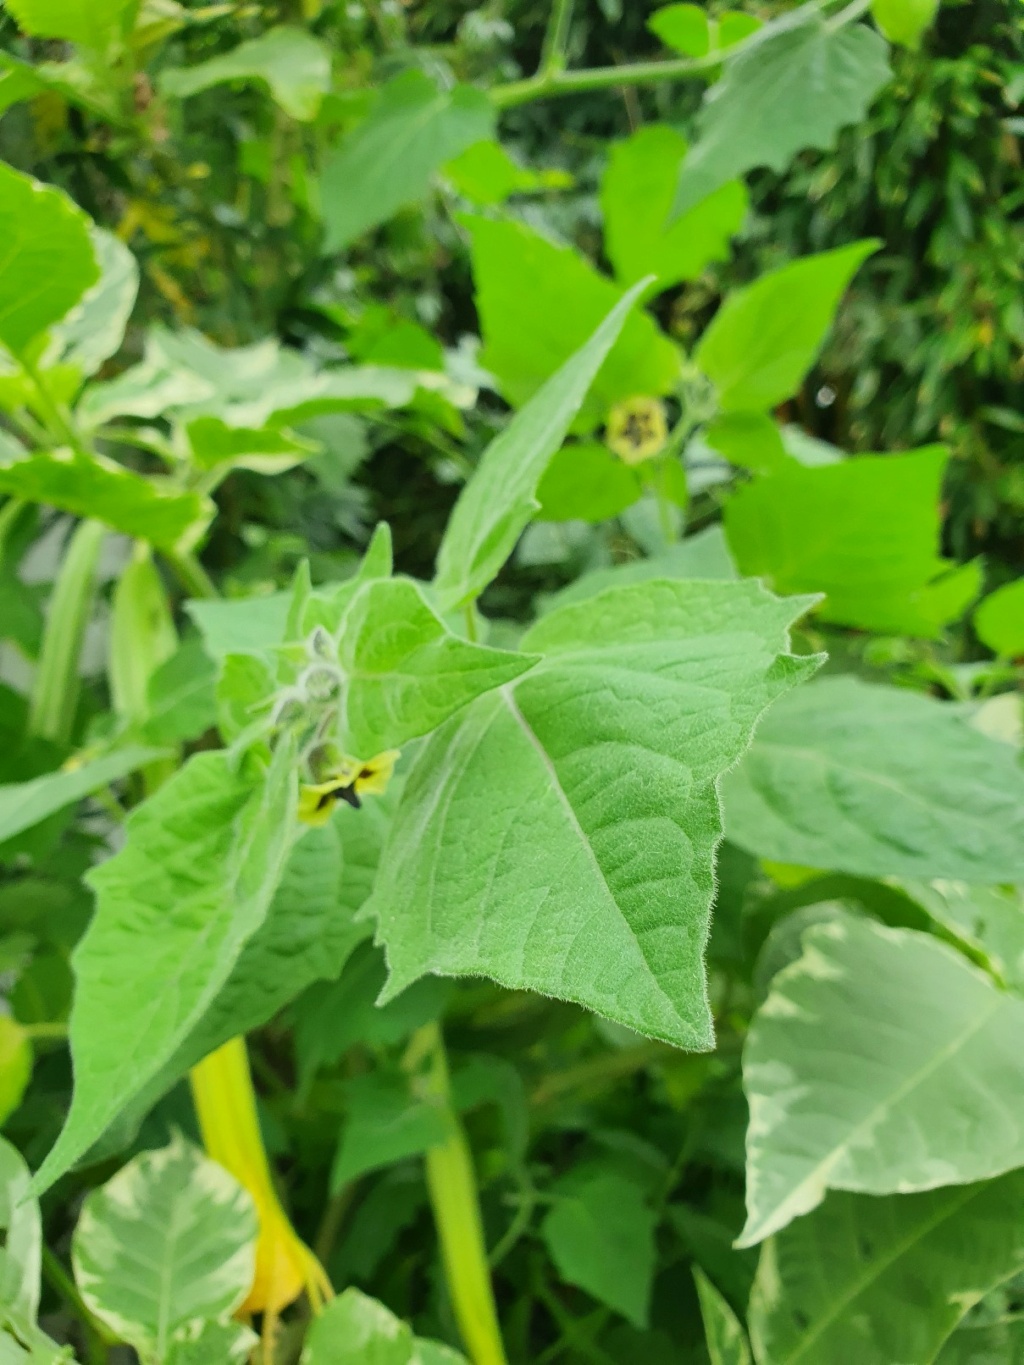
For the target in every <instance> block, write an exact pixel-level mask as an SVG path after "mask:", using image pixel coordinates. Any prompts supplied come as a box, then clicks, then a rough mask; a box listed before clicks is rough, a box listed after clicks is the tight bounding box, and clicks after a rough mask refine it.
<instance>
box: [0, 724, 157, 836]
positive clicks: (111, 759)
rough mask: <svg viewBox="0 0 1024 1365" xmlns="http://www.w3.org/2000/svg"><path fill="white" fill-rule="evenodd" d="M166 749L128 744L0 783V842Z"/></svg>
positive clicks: (154, 757)
mask: <svg viewBox="0 0 1024 1365" xmlns="http://www.w3.org/2000/svg"><path fill="white" fill-rule="evenodd" d="M166 753H167V750H166V749H156V748H144V747H143V746H141V745H137V744H132V745H128V746H127V747H125V748H124V749H115V750H114V752H113V753H110V754H104V756H103V757H102V758H94V759H92V760H91V761H90V762H88V763H83V764H82V765H81V767H78V768H66V769H65V768H61V769H60V770H59V771H58V772H55V773H47V774H46V775H45V776H44V777H34V778H33V779H32V780H31V781H30V782H11V783H6V784H4V785H3V786H0V843H3V842H4V841H5V840H7V839H12V838H13V837H14V836H15V835H16V834H20V833H21V831H22V830H25V829H31V828H32V826H33V825H38V824H39V822H40V820H45V819H46V817H47V816H48V815H52V814H53V813H54V811H58V810H63V809H64V807H65V806H70V805H72V804H73V803H74V802H75V801H80V800H81V799H82V797H83V796H91V795H92V793H93V792H96V791H99V790H100V788H101V787H106V786H108V785H109V784H110V783H111V782H117V781H119V780H120V778H122V777H127V775H128V774H129V773H133V772H135V771H137V769H139V768H143V767H145V765H146V764H147V763H152V762H153V761H154V760H155V759H158V758H162V757H164V756H165V755H166Z"/></svg>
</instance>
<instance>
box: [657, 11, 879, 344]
mask: <svg viewBox="0 0 1024 1365" xmlns="http://www.w3.org/2000/svg"><path fill="white" fill-rule="evenodd" d="M890 74H891V73H890V70H889V63H888V60H887V48H886V45H885V42H884V41H883V40H882V39H881V38H880V37H879V36H878V34H877V33H875V32H874V31H873V30H872V29H870V28H868V27H867V26H866V25H864V24H846V25H845V26H843V27H835V26H834V25H833V24H832V23H831V22H830V21H828V20H826V19H825V18H823V17H822V15H821V14H820V13H818V12H816V11H814V12H809V10H808V8H801V9H798V10H796V11H794V12H793V13H791V14H787V15H783V16H782V17H781V18H780V19H776V20H775V21H774V22H773V23H771V24H769V25H767V26H766V27H765V28H764V29H763V30H762V33H761V37H760V39H759V40H758V41H756V42H754V43H752V44H751V46H750V47H749V48H746V49H745V50H744V51H743V52H741V53H739V55H738V56H736V57H735V58H733V59H732V60H731V61H727V63H726V67H725V73H724V75H723V77H722V79H721V80H720V81H719V82H718V84H717V85H715V86H712V88H711V90H710V91H709V92H708V94H707V96H706V98H705V103H704V107H703V109H702V111H701V114H700V116H699V119H698V134H699V136H698V140H697V142H696V144H695V145H694V146H693V147H691V148H690V151H689V154H688V155H687V158H686V161H685V162H684V163H683V172H682V177H681V179H680V182H679V193H678V196H677V198H676V204H675V211H676V213H685V212H686V211H687V210H688V209H691V208H693V206H694V205H695V204H698V203H700V201H701V200H702V199H705V198H706V197H707V196H708V195H709V194H711V192H712V191H713V190H716V189H717V188H718V187H719V186H720V185H724V184H725V183H726V181H729V180H735V179H736V178H737V177H738V176H741V175H745V174H746V172H747V171H749V170H753V169H754V167H755V166H769V167H771V169H772V170H774V171H784V170H785V169H786V167H787V166H788V165H789V163H790V162H791V161H792V160H793V157H794V156H796V154H797V152H799V151H802V150H803V149H804V148H806V147H814V148H819V149H821V150H829V149H830V148H832V147H834V146H835V145H836V139H837V137H838V135H839V132H840V130H841V129H842V128H845V127H847V126H848V125H850V124H852V123H859V122H860V121H861V120H862V119H863V118H864V116H865V114H866V113H867V111H868V109H869V107H870V106H871V103H872V101H873V100H874V98H875V96H876V95H877V94H878V92H879V91H880V90H881V88H882V86H883V85H885V84H886V82H887V81H888V79H889V76H890ZM792 316H793V317H796V316H798V314H797V313H796V312H795V311H794V313H793V315H792Z"/></svg>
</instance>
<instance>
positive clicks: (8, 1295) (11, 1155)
mask: <svg viewBox="0 0 1024 1365" xmlns="http://www.w3.org/2000/svg"><path fill="white" fill-rule="evenodd" d="M31 1180H32V1177H31V1175H30V1173H29V1169H28V1167H27V1166H26V1165H25V1161H24V1158H23V1157H22V1155H21V1153H20V1152H19V1151H18V1150H17V1148H15V1147H12V1146H11V1144H10V1143H9V1142H8V1141H7V1139H6V1138H0V1232H2V1234H3V1245H2V1247H0V1314H2V1315H6V1314H12V1315H16V1316H17V1317H20V1318H24V1319H25V1321H26V1322H35V1318H36V1314H37V1312H38V1311H39V1275H40V1267H41V1265H42V1254H43V1230H42V1221H41V1219H40V1216H39V1203H38V1201H37V1200H36V1199H35V1198H34V1197H33V1196H32V1194H31V1192H30V1189H29V1186H30V1184H31Z"/></svg>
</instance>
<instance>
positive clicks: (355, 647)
mask: <svg viewBox="0 0 1024 1365" xmlns="http://www.w3.org/2000/svg"><path fill="white" fill-rule="evenodd" d="M338 662H339V664H340V666H341V668H342V669H343V670H344V673H345V686H344V696H343V700H342V702H341V705H340V707H339V722H338V742H339V744H341V746H342V748H343V749H344V751H345V752H346V753H349V754H353V755H355V756H357V757H360V758H365V759H368V758H372V757H373V756H374V755H375V754H378V753H381V752H382V751H383V750H386V749H397V748H400V747H401V746H402V745H403V744H406V743H407V742H408V741H409V740H411V739H415V738H417V737H418V736H419V735H425V734H429V732H430V731H431V730H434V729H436V728H437V726H439V725H441V724H442V723H443V722H444V721H446V720H447V719H448V717H449V716H451V715H453V714H454V713H455V712H456V711H458V710H460V709H461V708H462V707H463V706H465V705H466V704H467V703H468V702H470V701H472V700H473V699H474V697H479V696H480V695H481V694H482V693H484V692H488V691H490V690H491V689H492V688H495V687H500V686H502V684H503V683H507V682H511V681H512V680H513V679H514V678H517V677H519V675H520V674H521V673H524V672H525V671H526V670H527V669H529V668H532V667H533V665H534V663H535V662H536V660H535V659H534V658H533V657H532V656H531V655H528V654H513V653H511V652H510V651H508V650H502V649H489V648H487V647H486V646H484V645H475V644H471V643H470V642H469V641H467V640H461V639H459V637H458V636H457V635H453V634H452V633H451V632H450V631H449V630H448V629H447V628H446V627H445V625H444V622H443V621H442V620H441V619H440V617H439V616H437V615H436V614H435V613H434V612H433V611H432V610H431V608H430V607H429V606H428V605H427V601H426V598H425V597H424V596H423V593H422V592H421V590H420V588H419V587H418V586H417V585H416V584H415V583H414V582H413V581H412V580H411V579H408V578H404V579H403V578H390V579H377V580H375V581H371V582H368V583H365V584H364V585H363V586H362V587H361V588H360V589H359V591H358V592H357V593H356V595H355V597H354V598H353V600H352V603H351V605H350V606H349V608H348V611H347V613H346V615H345V618H344V620H343V623H342V627H341V640H340V645H339V649H338Z"/></svg>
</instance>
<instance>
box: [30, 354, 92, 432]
mask: <svg viewBox="0 0 1024 1365" xmlns="http://www.w3.org/2000/svg"><path fill="white" fill-rule="evenodd" d="M18 363H19V365H20V366H21V368H22V369H23V370H24V371H25V373H26V374H27V375H28V377H29V379H31V381H32V387H33V388H34V389H35V391H36V395H37V397H38V399H39V411H40V413H41V414H42V416H43V418H44V420H45V421H46V423H47V425H48V426H49V428H50V435H51V436H55V437H57V438H58V439H59V440H61V441H66V442H67V444H68V445H69V446H71V448H72V449H73V450H75V451H76V452H77V453H78V454H80V455H84V454H86V453H87V452H86V450H85V447H84V445H83V443H82V438H81V437H80V436H79V434H78V432H77V431H76V430H75V428H74V426H73V425H72V423H71V421H70V420H69V419H68V417H67V416H66V415H65V414H64V413H63V412H61V410H60V407H59V406H58V405H57V403H56V401H55V400H54V397H53V395H52V394H51V393H50V389H49V385H48V384H47V383H46V380H45V379H44V378H43V375H42V374H41V373H40V371H39V368H38V367H37V366H36V364H35V363H34V361H31V360H28V359H26V357H25V356H19V357H18Z"/></svg>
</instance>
